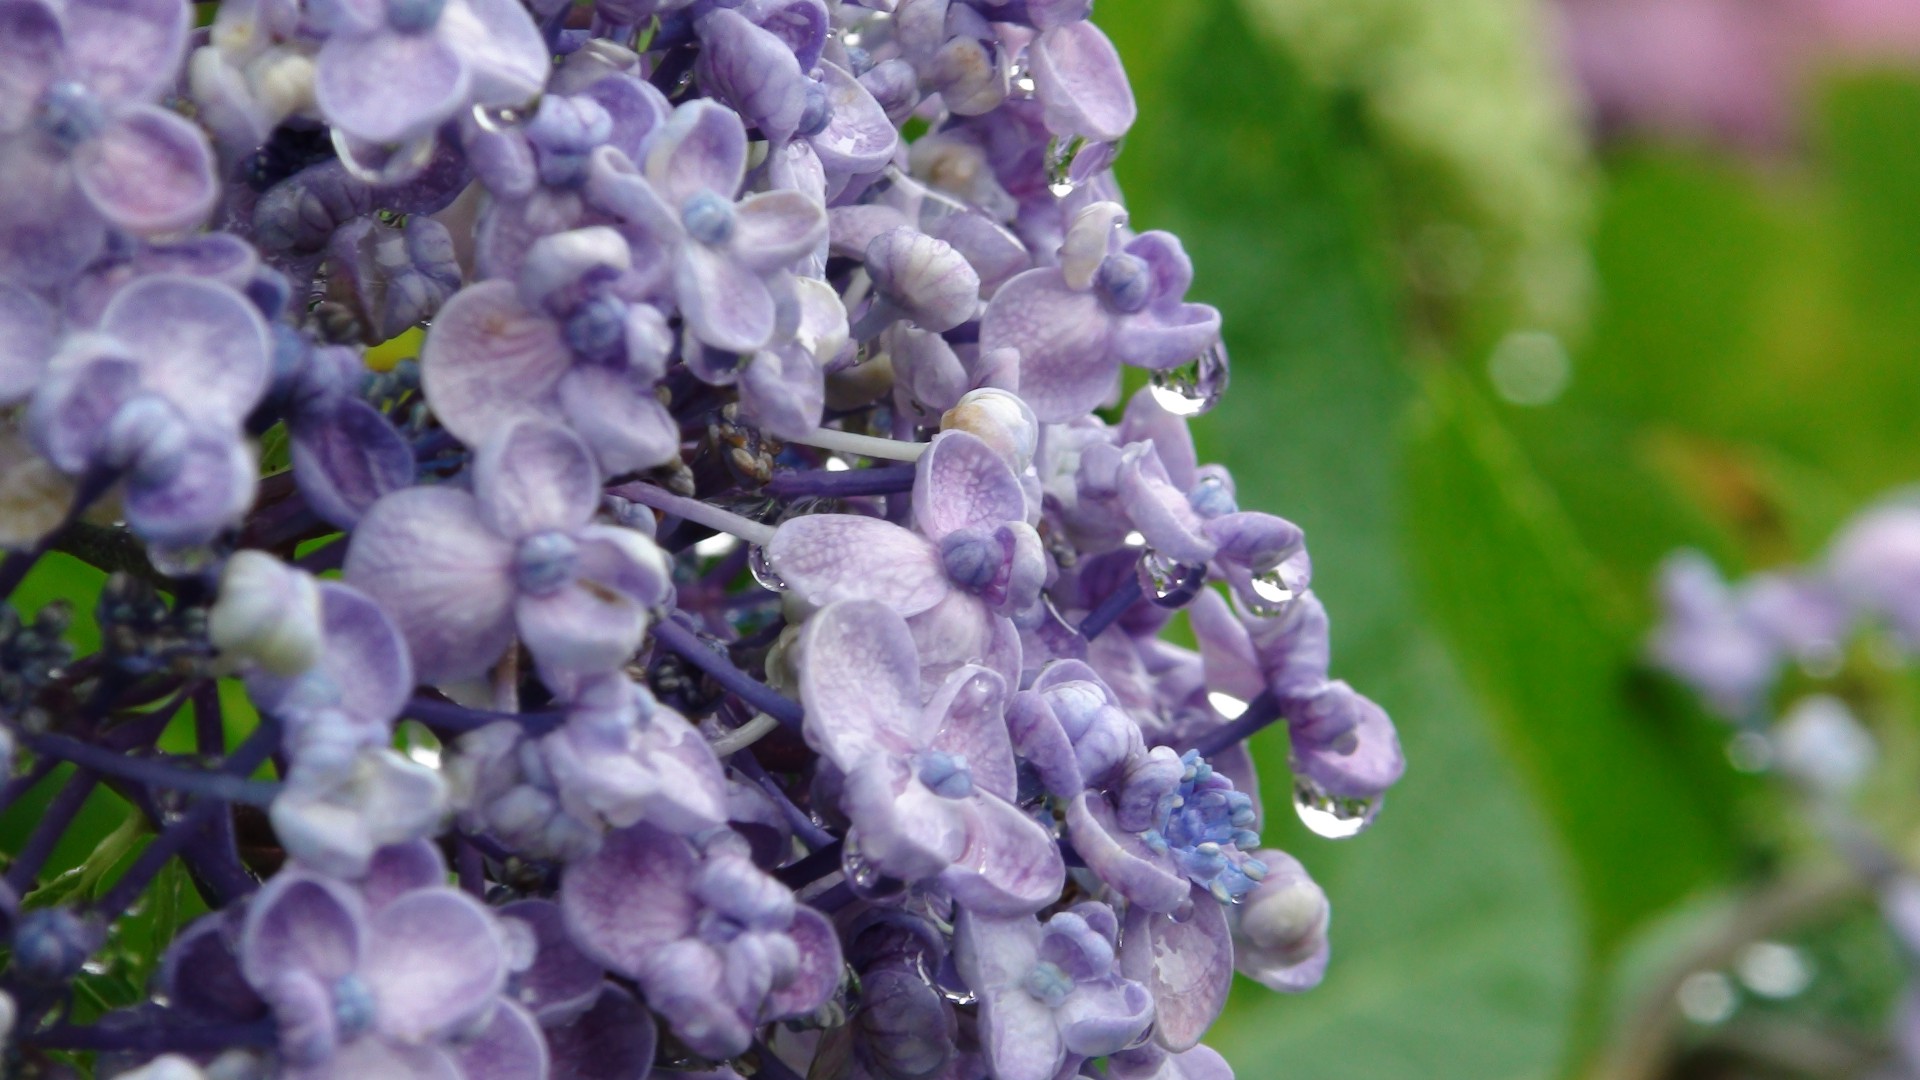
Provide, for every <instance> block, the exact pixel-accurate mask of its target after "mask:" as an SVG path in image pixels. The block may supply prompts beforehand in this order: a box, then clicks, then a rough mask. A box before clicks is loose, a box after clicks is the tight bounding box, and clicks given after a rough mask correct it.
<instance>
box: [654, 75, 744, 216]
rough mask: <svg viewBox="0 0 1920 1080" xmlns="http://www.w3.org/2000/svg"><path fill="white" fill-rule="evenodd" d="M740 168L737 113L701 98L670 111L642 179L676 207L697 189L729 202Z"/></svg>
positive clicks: (741, 132) (741, 141)
mask: <svg viewBox="0 0 1920 1080" xmlns="http://www.w3.org/2000/svg"><path fill="white" fill-rule="evenodd" d="M746 167H747V131H746V129H745V128H744V127H742V126H741V124H740V116H739V114H738V113H736V112H734V111H733V110H732V109H729V108H727V107H726V106H725V105H722V104H720V103H719V102H717V101H709V100H707V99H705V98H696V99H694V100H693V101H689V102H687V103H686V104H684V105H681V106H680V107H679V108H677V109H675V110H673V115H672V116H670V117H668V118H667V122H666V124H665V125H664V126H662V127H661V129H660V133H659V134H658V135H656V136H654V139H653V144H652V146H651V147H649V149H648V151H647V163H646V173H647V179H648V180H650V181H652V183H653V186H654V187H655V188H656V189H658V190H659V192H660V194H661V196H662V197H664V198H665V199H666V201H667V203H668V205H670V206H673V207H676V208H677V207H679V206H681V205H682V204H684V203H685V202H686V201H687V200H688V199H690V198H692V197H693V196H695V195H697V194H699V193H700V192H702V191H710V192H712V193H714V194H716V195H718V196H720V197H721V198H723V199H728V200H731V199H732V198H733V196H734V194H735V193H736V192H738V191H739V190H740V179H741V177H742V176H744V175H745V173H746Z"/></svg>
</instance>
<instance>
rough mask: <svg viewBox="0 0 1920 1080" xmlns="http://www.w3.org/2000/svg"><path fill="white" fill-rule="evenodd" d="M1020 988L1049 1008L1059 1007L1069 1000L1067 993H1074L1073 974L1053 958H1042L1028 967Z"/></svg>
mask: <svg viewBox="0 0 1920 1080" xmlns="http://www.w3.org/2000/svg"><path fill="white" fill-rule="evenodd" d="M1020 988H1021V989H1023V990H1025V991H1026V992H1027V993H1028V994H1030V995H1032V997H1033V999H1034V1000H1035V1001H1038V1002H1040V1003H1041V1004H1043V1005H1045V1006H1046V1007H1047V1008H1049V1009H1057V1008H1059V1007H1060V1003H1061V1002H1063V1001H1065V1000H1067V995H1068V994H1071V993H1073V976H1071V975H1069V974H1067V973H1066V972H1064V971H1062V970H1060V965H1058V964H1056V963H1054V962H1052V961H1051V960H1042V961H1040V962H1039V963H1037V964H1035V965H1033V967H1032V968H1030V969H1028V971H1027V974H1026V976H1025V977H1023V978H1022V979H1021V980H1020Z"/></svg>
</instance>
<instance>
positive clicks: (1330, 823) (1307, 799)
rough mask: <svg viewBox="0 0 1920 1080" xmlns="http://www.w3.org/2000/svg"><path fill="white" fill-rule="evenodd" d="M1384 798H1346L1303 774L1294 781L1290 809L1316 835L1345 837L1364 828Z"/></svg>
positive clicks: (1337, 838)
mask: <svg viewBox="0 0 1920 1080" xmlns="http://www.w3.org/2000/svg"><path fill="white" fill-rule="evenodd" d="M1383 802H1385V800H1384V799H1379V798H1373V799H1347V798H1341V797H1340V796H1338V795H1329V794H1328V793H1327V792H1325V791H1322V790H1321V789H1320V785H1318V784H1316V783H1314V782H1313V781H1312V780H1309V779H1307V778H1306V777H1304V776H1302V777H1296V778H1295V779H1294V781H1293V811H1294V813H1296V814H1299V815H1300V823H1301V824H1303V825H1305V826H1306V827H1307V828H1308V829H1311V830H1312V831H1313V833H1314V835H1316V836H1324V837H1326V838H1327V839H1329V840H1346V839H1349V838H1351V837H1355V836H1359V835H1360V834H1361V833H1363V832H1366V831H1367V828H1368V827H1369V826H1371V825H1372V824H1373V819H1374V818H1375V817H1376V816H1378V815H1379V813H1380V806H1381V804H1382V803H1383Z"/></svg>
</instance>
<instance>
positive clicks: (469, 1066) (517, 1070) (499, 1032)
mask: <svg viewBox="0 0 1920 1080" xmlns="http://www.w3.org/2000/svg"><path fill="white" fill-rule="evenodd" d="M453 1057H454V1060H455V1061H456V1062H458V1063H459V1065H460V1073H461V1075H462V1076H463V1077H464V1078H465V1080H546V1078H547V1075H548V1069H549V1067H550V1065H551V1059H550V1058H549V1056H548V1054H547V1040H546V1037H545V1036H544V1035H542V1034H541V1032H540V1025H539V1024H538V1023H536V1022H535V1021H534V1019H533V1017H532V1016H531V1015H530V1014H528V1012H527V1011H526V1010H525V1009H522V1008H521V1007H520V1006H518V1005H516V1004H514V1003H513V1002H511V1001H503V1002H501V1003H500V1005H499V1007H498V1008H497V1009H495V1010H494V1012H493V1016H492V1018H491V1019H489V1020H488V1021H487V1026H486V1027H485V1028H482V1029H481V1031H480V1034H478V1035H476V1036H474V1037H473V1039H472V1040H471V1041H465V1042H461V1043H459V1044H457V1045H456V1047H455V1049H454V1050H453Z"/></svg>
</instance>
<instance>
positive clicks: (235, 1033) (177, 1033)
mask: <svg viewBox="0 0 1920 1080" xmlns="http://www.w3.org/2000/svg"><path fill="white" fill-rule="evenodd" d="M20 1037H21V1039H22V1040H24V1041H26V1042H29V1043H32V1044H33V1045H34V1046H37V1047H40V1048H42V1049H45V1050H81V1051H102V1052H112V1051H127V1052H132V1053H138V1054H163V1053H168V1052H180V1053H189V1054H212V1053H218V1052H219V1051H222V1050H228V1049H232V1048H233V1047H237V1046H257V1047H270V1046H272V1045H274V1043H275V1042H276V1041H278V1037H279V1036H278V1034H277V1033H276V1031H275V1029H274V1022H273V1019H272V1018H271V1017H268V1018H267V1019H264V1020H254V1021H250V1022H247V1023H240V1024H205V1025H200V1026H196V1027H162V1026H160V1025H159V1024H152V1023H149V1024H141V1025H139V1026H128V1027H112V1028H107V1027H80V1026H77V1025H72V1024H60V1025H58V1026H55V1027H50V1028H47V1029H45V1030H43V1031H37V1032H26V1033H23V1034H22V1035H21V1036H20Z"/></svg>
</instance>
